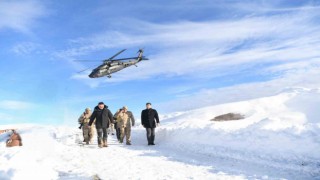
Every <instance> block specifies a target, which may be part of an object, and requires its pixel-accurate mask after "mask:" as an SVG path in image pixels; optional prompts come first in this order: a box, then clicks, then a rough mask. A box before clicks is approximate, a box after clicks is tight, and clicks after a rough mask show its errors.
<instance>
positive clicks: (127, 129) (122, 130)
mask: <svg viewBox="0 0 320 180" xmlns="http://www.w3.org/2000/svg"><path fill="white" fill-rule="evenodd" d="M119 129H120V142H121V143H122V142H123V139H124V136H126V142H127V143H131V126H127V127H120V128H119Z"/></svg>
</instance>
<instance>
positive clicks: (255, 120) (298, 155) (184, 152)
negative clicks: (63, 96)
mask: <svg viewBox="0 0 320 180" xmlns="http://www.w3.org/2000/svg"><path fill="white" fill-rule="evenodd" d="M319 103H320V89H304V88H295V89H286V90H284V91H283V92H281V93H279V94H278V95H276V96H272V97H264V98H260V99H254V100H250V101H243V102H234V103H228V104H222V105H217V106H212V107H204V108H201V109H196V110H192V111H188V112H177V113H172V114H168V115H163V116H162V117H163V118H162V121H161V126H160V127H158V128H157V131H156V144H157V145H156V146H152V147H150V146H147V145H146V137H145V130H144V129H143V128H142V127H141V126H138V127H134V128H133V130H132V142H133V145H132V146H126V145H122V144H118V143H117V142H116V141H115V139H114V137H113V136H109V144H110V145H109V147H108V148H103V149H99V148H97V145H96V142H95V144H94V145H89V146H80V145H79V144H78V142H79V141H81V132H80V130H79V129H77V127H73V128H71V127H53V126H40V125H32V124H29V125H26V124H24V125H12V126H0V129H5V128H13V127H17V128H18V129H19V130H18V131H19V132H20V133H21V135H22V138H23V144H24V146H22V147H14V148H5V139H6V138H7V135H6V134H2V135H0V149H1V151H0V179H94V177H100V178H101V179H282V178H283V179H320V153H319V149H320V119H319V117H320V111H319V108H318V107H319V106H318V104H319ZM229 112H235V113H241V114H244V115H245V116H246V118H245V119H243V120H237V121H225V122H213V121H210V119H212V118H214V117H215V116H218V115H221V114H225V113H229Z"/></svg>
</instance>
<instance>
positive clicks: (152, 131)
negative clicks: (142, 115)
mask: <svg viewBox="0 0 320 180" xmlns="http://www.w3.org/2000/svg"><path fill="white" fill-rule="evenodd" d="M155 129H156V128H146V131H147V139H148V144H154V138H155Z"/></svg>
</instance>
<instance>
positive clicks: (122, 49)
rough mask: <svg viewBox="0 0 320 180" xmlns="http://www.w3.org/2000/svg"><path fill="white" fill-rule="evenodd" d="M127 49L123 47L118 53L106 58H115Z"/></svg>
mask: <svg viewBox="0 0 320 180" xmlns="http://www.w3.org/2000/svg"><path fill="white" fill-rule="evenodd" d="M125 50H127V49H122V50H121V51H119V52H118V53H117V54H115V55H113V56H112V57H111V58H109V59H106V60H112V59H113V58H115V57H116V56H118V55H119V54H121V53H123V51H125Z"/></svg>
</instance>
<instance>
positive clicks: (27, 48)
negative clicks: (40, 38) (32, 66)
mask: <svg viewBox="0 0 320 180" xmlns="http://www.w3.org/2000/svg"><path fill="white" fill-rule="evenodd" d="M11 51H12V52H14V53H15V54H18V55H26V54H31V53H32V54H42V53H46V51H45V50H43V49H42V46H41V45H40V44H37V43H33V42H21V43H18V44H16V45H14V46H13V47H12V48H11Z"/></svg>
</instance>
